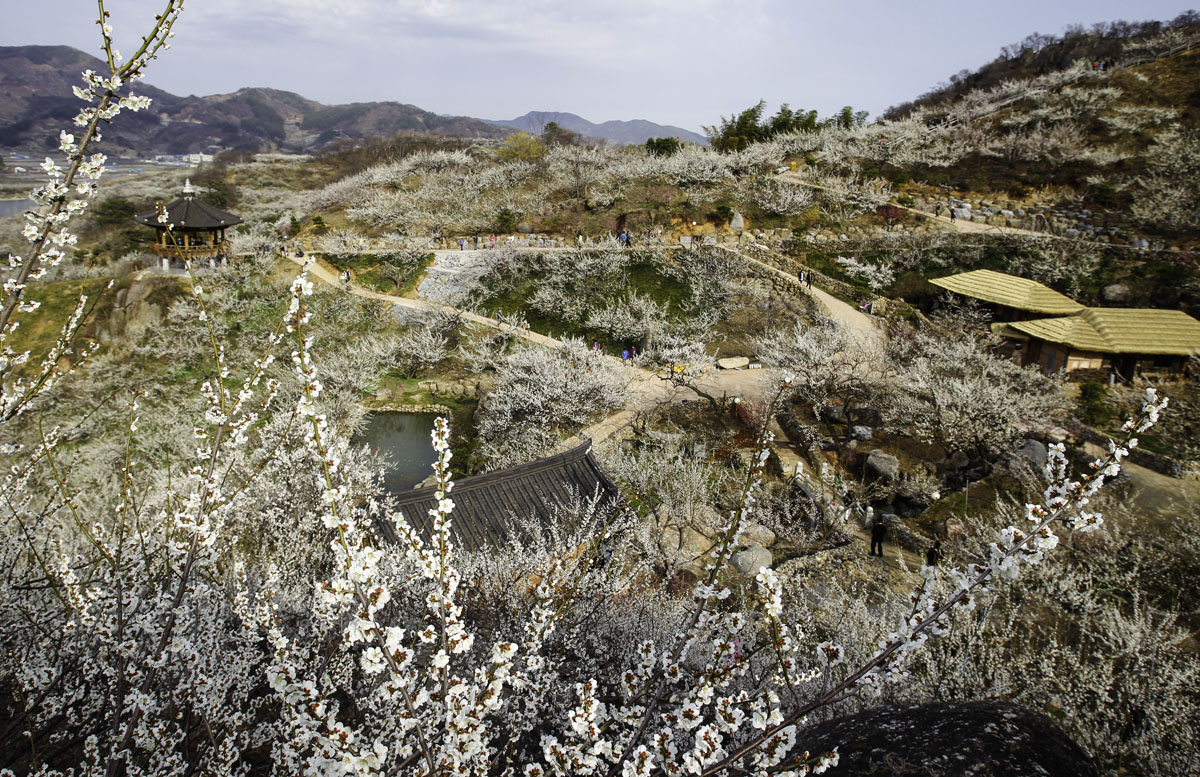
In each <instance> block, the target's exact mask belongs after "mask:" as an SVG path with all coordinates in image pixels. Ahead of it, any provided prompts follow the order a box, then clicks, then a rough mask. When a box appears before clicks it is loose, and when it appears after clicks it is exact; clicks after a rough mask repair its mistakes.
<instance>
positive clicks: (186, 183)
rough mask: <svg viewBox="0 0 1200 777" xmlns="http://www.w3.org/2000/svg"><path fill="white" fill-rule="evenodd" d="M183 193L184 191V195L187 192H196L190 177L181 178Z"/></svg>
mask: <svg viewBox="0 0 1200 777" xmlns="http://www.w3.org/2000/svg"><path fill="white" fill-rule="evenodd" d="M183 193H184V195H188V194H195V193H196V187H195V186H192V179H191V178H185V179H183Z"/></svg>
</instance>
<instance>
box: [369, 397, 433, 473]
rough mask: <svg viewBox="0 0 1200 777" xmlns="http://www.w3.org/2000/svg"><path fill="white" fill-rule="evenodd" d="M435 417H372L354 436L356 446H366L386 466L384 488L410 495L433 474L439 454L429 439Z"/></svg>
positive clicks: (393, 415)
mask: <svg viewBox="0 0 1200 777" xmlns="http://www.w3.org/2000/svg"><path fill="white" fill-rule="evenodd" d="M435 418H437V415H436V414H435V413H393V412H380V413H371V414H370V415H368V416H367V423H366V426H364V427H363V430H362V431H361V432H359V433H358V434H356V435H354V439H353V441H352V442H353V443H354V444H355V445H367V446H369V447H370V449H371V452H372V453H374V454H375V455H377V456H379V458H380V459H381V460H383V462H384V466H385V469H384V475H383V487H384V488H385V489H387V490H388V491H391V492H397V491H407V490H409V489H411V488H412V487H413V486H415V485H417V484H418V483H420V482H421V481H422V480H424V479H425V478H427V477H429V476H430V475H432V474H433V463H434V462H435V461H437V454H436V453H434V450H433V442H432V440H431V439H430V437H429V434H430V432H432V431H433V421H434V419H435Z"/></svg>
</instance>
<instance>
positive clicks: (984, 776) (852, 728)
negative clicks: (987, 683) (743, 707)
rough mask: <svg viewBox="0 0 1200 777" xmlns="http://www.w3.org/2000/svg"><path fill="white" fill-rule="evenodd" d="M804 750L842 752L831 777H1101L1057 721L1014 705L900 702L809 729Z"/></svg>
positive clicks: (800, 738)
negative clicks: (1031, 776) (1004, 776)
mask: <svg viewBox="0 0 1200 777" xmlns="http://www.w3.org/2000/svg"><path fill="white" fill-rule="evenodd" d="M796 743H797V744H796V749H795V750H793V751H792V752H791V753H789V754H788V757H787V758H785V761H786V760H789V759H791V758H794V757H799V756H800V755H801V754H802V753H803V752H804V751H805V750H807V751H809V752H811V753H813V754H814V755H815V754H818V753H827V752H831V751H832V750H833V749H834V748H837V751H838V764H837V766H834V767H832V768H831V769H829V771H827V772H825V774H826V777H849V776H850V775H885V774H886V775H889V776H890V777H990V776H991V775H1054V777H1096V775H1097V774H1098V772H1097V771H1096V765H1095V764H1094V763H1093V762H1092V759H1091V758H1090V757H1089V756H1088V755H1087V753H1085V752H1084V751H1083V749H1082V748H1080V747H1079V745H1077V744H1076V743H1075V742H1074V741H1072V740H1071V738H1070V737H1068V736H1067V735H1066V734H1064V733H1063V732H1062V730H1061V729H1059V728H1058V726H1057V725H1055V723H1054V721H1052V720H1050V718H1048V717H1046V716H1045V715H1042V714H1040V713H1037V712H1034V711H1032V710H1030V709H1027V708H1025V707H1022V706H1020V705H1017V704H1012V703H1011V702H1001V701H969V702H936V703H933V704H893V705H888V706H884V707H876V708H875V709H870V710H866V711H865V712H860V713H858V714H857V715H850V716H847V717H842V718H834V719H833V720H828V721H825V722H823V723H818V724H816V725H813V726H809V727H808V728H806V729H803V730H801V731H800V732H799V733H798V734H797V735H796Z"/></svg>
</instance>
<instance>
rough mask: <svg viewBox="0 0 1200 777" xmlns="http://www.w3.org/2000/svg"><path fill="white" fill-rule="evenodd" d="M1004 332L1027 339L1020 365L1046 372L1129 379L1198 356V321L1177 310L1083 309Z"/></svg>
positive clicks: (1173, 367) (1018, 323)
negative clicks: (1106, 372)
mask: <svg viewBox="0 0 1200 777" xmlns="http://www.w3.org/2000/svg"><path fill="white" fill-rule="evenodd" d="M1005 327H1006V329H1007V330H1009V331H1008V332H1005V334H1009V335H1010V336H1013V335H1015V336H1017V337H1023V338H1028V341H1029V348H1028V349H1026V351H1025V355H1024V359H1023V361H1024V363H1026V364H1040V365H1041V367H1042V369H1043V370H1045V371H1046V372H1054V371H1056V370H1059V369H1065V370H1066V371H1067V372H1072V371H1075V370H1081V369H1096V370H1099V369H1111V370H1115V371H1116V372H1117V373H1118V374H1119V375H1120V376H1121V377H1123V378H1129V377H1132V376H1133V374H1134V373H1135V372H1174V371H1178V370H1179V369H1180V368H1181V367H1182V365H1183V363H1184V362H1185V361H1186V359H1187V358H1188V357H1189V356H1191V355H1192V354H1194V353H1198V352H1200V321H1197V320H1196V319H1194V318H1192V317H1191V316H1189V315H1188V314H1186V313H1184V312H1183V311H1181V310H1156V309H1152V308H1084V309H1083V310H1082V311H1080V312H1079V313H1076V314H1075V315H1072V316H1063V317H1061V318H1042V319H1036V320H1033V321H1013V322H1011V323H1009V324H1006V325H1005Z"/></svg>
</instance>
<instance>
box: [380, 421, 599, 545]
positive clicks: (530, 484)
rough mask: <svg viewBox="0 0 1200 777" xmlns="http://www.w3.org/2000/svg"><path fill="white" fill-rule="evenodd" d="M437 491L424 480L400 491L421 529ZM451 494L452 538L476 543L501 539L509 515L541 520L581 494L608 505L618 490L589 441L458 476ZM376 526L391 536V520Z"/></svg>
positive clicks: (403, 508)
mask: <svg viewBox="0 0 1200 777" xmlns="http://www.w3.org/2000/svg"><path fill="white" fill-rule="evenodd" d="M436 493H437V487H436V486H429V487H427V488H417V489H413V490H412V491H407V492H404V493H401V494H400V495H399V497H400V499H399V511H400V512H401V513H403V515H404V519H405V520H406V521H408V523H409V525H411V526H414V527H416V528H417V530H418V531H420V532H421V533H422V534H426V533H427V531H428V526H429V522H430V518H429V511H430V510H432V509H433V508H434V506H435V504H436V496H435V494H436ZM450 498H451V499H453V500H454V513H453V521H454V522H453V530H454V534H455V536H456V539H457V540H458V542H459V543H460V544H461V545H462V546H463V547H466V548H470V549H475V548H479V547H482V546H484V545H488V544H491V543H495V542H504V541H506V540H507V539H508V537H509V527H510V526H511V524H512V520H513V518H514V517H518V516H519V517H522V518H527V519H536V520H537V521H538V522H539V523H545V522H547V521H549V520H551V518H552V517H553V516H554V514H555V513H556V512H557V511H559V510H562V509H565V508H569V507H570V506H572V505H573V504H576V503H578V502H579V501H581V500H582V501H585V502H586V501H590V500H592V499H596V500H597V501H598V507H600V508H601V509H603V508H606V507H611V506H612V505H615V504H616V503H617V502H618V501H619V499H620V494H619V493H618V491H617V487H616V485H615V484H614V483H613V482H612V481H611V480H609V478H608V476H607V475H605V474H604V472H603V471H602V470H601V469H600V465H599V464H598V463H597V462H596V458H595V456H593V455H592V444H591V442H590V441H589V442H585V443H584V444H582V445H580V446H578V447H576V448H573V449H572V450H569V451H567V452H565V453H560V454H558V455H557V456H548V457H546V458H543V459H537V460H536V461H531V462H529V463H528V464H521V465H519V466H516V467H512V468H510V469H505V470H499V471H497V472H488V473H485V474H483V475H475V476H473V477H469V478H463V479H462V480H459V481H457V482H456V483H455V484H454V489H453V490H452V491H451V492H450ZM380 528H381V531H382V533H383V535H384V537H385V538H386V539H388V540H390V541H392V542H395V541H396V536H395V532H394V530H393V529H392V527H391V526H390V525H388V524H387V523H386V522H384V523H382V524H381V527H380Z"/></svg>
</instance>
